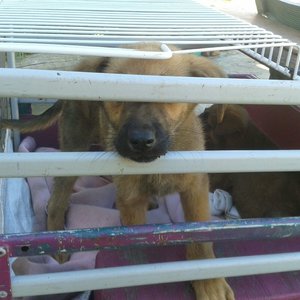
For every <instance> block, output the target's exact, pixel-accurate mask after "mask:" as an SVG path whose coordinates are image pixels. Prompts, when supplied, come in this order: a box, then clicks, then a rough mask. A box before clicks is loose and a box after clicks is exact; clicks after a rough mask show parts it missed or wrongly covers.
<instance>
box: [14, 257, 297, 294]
mask: <svg viewBox="0 0 300 300" xmlns="http://www.w3.org/2000/svg"><path fill="white" fill-rule="evenodd" d="M299 269H300V253H298V252H295V253H280V254H267V255H253V256H242V257H234V258H217V259H205V260H193V261H179V262H167V263H154V264H142V265H134V266H125V267H110V268H102V269H93V270H83V271H72V272H61V273H50V274H37V275H27V276H16V277H13V278H12V293H13V296H14V297H24V296H33V295H49V294H58V293H67V292H78V291H86V290H99V289H109V288H117V287H125V286H139V285H146V284H158V283H166V282H179V281H189V280H197V279H209V278H219V277H233V276H245V275H253V274H266V273H277V272H287V271H296V270H299ZM83 278H84V280H83Z"/></svg>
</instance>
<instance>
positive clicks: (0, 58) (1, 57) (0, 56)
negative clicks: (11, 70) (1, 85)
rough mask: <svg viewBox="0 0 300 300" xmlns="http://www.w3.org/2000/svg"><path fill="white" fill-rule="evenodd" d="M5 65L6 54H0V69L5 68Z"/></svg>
mask: <svg viewBox="0 0 300 300" xmlns="http://www.w3.org/2000/svg"><path fill="white" fill-rule="evenodd" d="M5 65H6V53H5V52H0V67H1V68H5Z"/></svg>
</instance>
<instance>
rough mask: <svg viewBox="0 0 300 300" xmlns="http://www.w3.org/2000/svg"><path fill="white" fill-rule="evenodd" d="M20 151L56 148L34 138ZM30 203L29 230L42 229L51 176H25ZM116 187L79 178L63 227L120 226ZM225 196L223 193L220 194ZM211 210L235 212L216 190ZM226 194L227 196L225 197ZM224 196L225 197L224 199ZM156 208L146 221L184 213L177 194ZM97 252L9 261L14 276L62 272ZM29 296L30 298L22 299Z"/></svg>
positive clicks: (89, 264)
mask: <svg viewBox="0 0 300 300" xmlns="http://www.w3.org/2000/svg"><path fill="white" fill-rule="evenodd" d="M19 151H20V152H32V151H43V152H45V151H58V150H56V149H52V148H38V149H36V143H35V140H34V139H33V138H31V137H27V138H25V139H24V140H23V141H22V143H21V144H20V147H19ZM27 181H28V184H29V187H30V191H31V196H32V206H33V210H34V214H35V220H34V228H33V231H44V230H46V207H47V202H48V199H49V197H50V194H51V190H52V187H53V178H52V177H32V178H27ZM115 194H116V190H115V187H114V185H113V183H111V181H110V180H109V179H108V178H104V177H97V176H93V177H91V176H88V177H80V178H78V180H77V181H76V184H75V186H74V192H73V194H72V195H71V198H70V208H69V210H68V213H67V219H66V228H67V229H78V228H92V227H108V226H118V225H120V218H119V211H118V210H117V209H115V208H114V202H115ZM224 195H225V196H224ZM210 196H211V197H210V200H211V207H212V213H213V214H215V215H221V214H224V211H225V212H227V213H229V215H230V214H232V212H233V214H235V210H234V208H232V202H231V199H230V198H228V197H227V195H226V194H224V193H221V192H220V191H216V193H215V194H212V195H210ZM226 197H227V198H226ZM225 198H226V199H225ZM157 202H158V208H156V209H152V210H150V211H148V213H147V223H170V222H183V221H184V216H183V211H182V207H181V203H180V198H179V195H178V194H172V195H167V196H165V197H161V198H159V199H157ZM96 255H97V251H93V252H82V253H80V252H79V253H75V254H72V256H71V258H70V260H69V261H68V262H66V263H64V264H58V263H57V262H56V261H55V260H54V259H53V258H52V257H50V256H38V257H28V258H17V259H16V260H15V261H14V263H13V270H14V272H15V274H16V275H24V274H39V273H50V272H62V271H70V270H80V269H89V268H94V267H95V259H96ZM73 296H74V295H70V294H69V295H54V296H48V297H44V296H43V297H42V298H41V299H57V300H58V299H72V297H73ZM26 299H31V298H26Z"/></svg>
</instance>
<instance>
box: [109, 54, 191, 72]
mask: <svg viewBox="0 0 300 300" xmlns="http://www.w3.org/2000/svg"><path fill="white" fill-rule="evenodd" d="M187 67H188V66H187V64H186V63H185V61H184V59H183V58H182V57H180V56H176V57H173V58H171V59H167V60H158V59H132V58H116V59H111V61H110V64H109V66H108V68H107V72H108V73H119V74H137V75H165V76H168V75H169V76H188V75H189V72H188V68H187Z"/></svg>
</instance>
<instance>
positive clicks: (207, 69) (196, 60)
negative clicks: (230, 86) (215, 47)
mask: <svg viewBox="0 0 300 300" xmlns="http://www.w3.org/2000/svg"><path fill="white" fill-rule="evenodd" d="M188 60H189V70H190V75H191V76H192V77H217V78H225V77H227V75H226V73H225V72H224V71H223V70H222V69H221V68H220V67H218V66H217V65H215V64H214V63H213V62H212V61H211V60H209V59H208V58H205V57H201V56H200V57H199V56H196V55H189V57H188Z"/></svg>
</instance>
